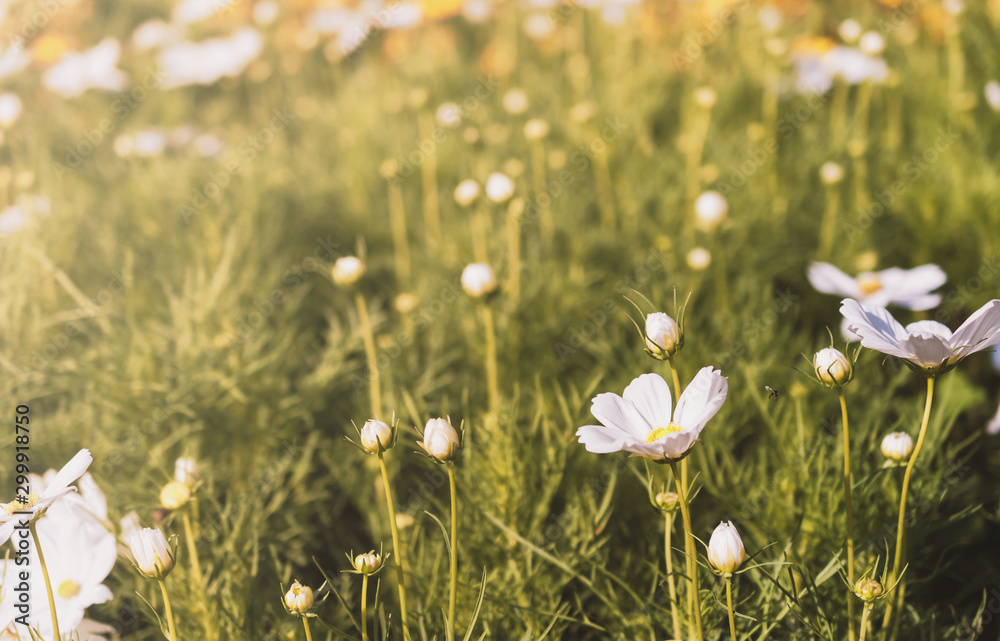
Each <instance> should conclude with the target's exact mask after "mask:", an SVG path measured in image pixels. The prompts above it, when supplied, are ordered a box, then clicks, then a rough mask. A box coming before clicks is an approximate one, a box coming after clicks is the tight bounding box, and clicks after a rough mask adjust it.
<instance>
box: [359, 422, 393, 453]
mask: <svg viewBox="0 0 1000 641" xmlns="http://www.w3.org/2000/svg"><path fill="white" fill-rule="evenodd" d="M361 445H362V447H364V448H365V451H366V452H368V453H369V454H379V453H381V452H384V451H386V450H387V449H389V448H390V447H392V428H391V427H389V424H388V423H385V422H384V421H378V420H375V419H372V420H369V421H365V425H364V427H362V428H361Z"/></svg>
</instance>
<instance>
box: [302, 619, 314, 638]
mask: <svg viewBox="0 0 1000 641" xmlns="http://www.w3.org/2000/svg"><path fill="white" fill-rule="evenodd" d="M302 626H303V627H304V628H305V629H306V641H313V635H312V630H310V629H309V619H307V618H306V617H302Z"/></svg>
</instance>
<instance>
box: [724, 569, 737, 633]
mask: <svg viewBox="0 0 1000 641" xmlns="http://www.w3.org/2000/svg"><path fill="white" fill-rule="evenodd" d="M726 606H727V607H728V608H729V635H730V636H731V637H732V638H733V641H736V619H734V618H733V579H732V577H730V576H728V575H727V576H726Z"/></svg>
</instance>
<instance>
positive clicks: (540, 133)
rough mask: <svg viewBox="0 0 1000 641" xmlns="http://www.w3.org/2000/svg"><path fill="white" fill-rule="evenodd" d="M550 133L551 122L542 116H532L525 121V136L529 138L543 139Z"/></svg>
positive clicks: (534, 139) (533, 139)
mask: <svg viewBox="0 0 1000 641" xmlns="http://www.w3.org/2000/svg"><path fill="white" fill-rule="evenodd" d="M548 135H549V123H548V122H546V121H545V120H543V119H541V118H532V119H531V120H529V121H528V122H526V123H524V137H525V139H527V140H531V141H536V140H541V139H542V138H545V137H546V136H548Z"/></svg>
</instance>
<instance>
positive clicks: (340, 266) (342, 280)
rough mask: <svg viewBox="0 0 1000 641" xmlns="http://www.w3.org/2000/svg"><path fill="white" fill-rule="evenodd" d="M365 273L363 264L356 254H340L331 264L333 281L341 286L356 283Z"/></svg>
mask: <svg viewBox="0 0 1000 641" xmlns="http://www.w3.org/2000/svg"><path fill="white" fill-rule="evenodd" d="M364 275H365V264H364V263H362V262H361V260H360V259H359V258H357V257H356V256H342V257H341V258H338V259H337V262H335V263H334V264H333V282H334V283H336V284H337V285H340V286H341V287H351V286H353V285H356V284H357V283H358V281H359V280H361V277H362V276H364Z"/></svg>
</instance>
